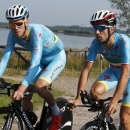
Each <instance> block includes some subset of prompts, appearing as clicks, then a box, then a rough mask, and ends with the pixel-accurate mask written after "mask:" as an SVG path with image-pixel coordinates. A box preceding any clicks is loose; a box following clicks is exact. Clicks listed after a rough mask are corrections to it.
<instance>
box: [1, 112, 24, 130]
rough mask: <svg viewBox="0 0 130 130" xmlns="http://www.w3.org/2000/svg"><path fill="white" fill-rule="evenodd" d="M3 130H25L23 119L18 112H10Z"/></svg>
mask: <svg viewBox="0 0 130 130" xmlns="http://www.w3.org/2000/svg"><path fill="white" fill-rule="evenodd" d="M1 130H23V123H22V119H21V117H20V116H19V114H18V113H17V112H15V113H14V112H9V113H7V116H6V117H5V121H4V124H3V125H2V128H1Z"/></svg>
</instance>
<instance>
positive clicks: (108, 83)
mask: <svg viewBox="0 0 130 130" xmlns="http://www.w3.org/2000/svg"><path fill="white" fill-rule="evenodd" d="M90 23H91V25H92V26H93V28H94V30H95V36H96V38H95V39H94V40H93V41H92V44H91V46H90V49H89V53H88V56H87V59H86V65H85V67H84V69H83V70H82V72H81V75H80V79H79V83H78V89H77V96H76V98H75V99H74V100H70V102H71V103H73V106H72V108H71V109H73V108H75V106H76V105H78V104H79V102H80V100H81V99H80V92H81V90H84V89H85V86H86V84H87V79H88V76H89V73H90V71H91V68H92V66H93V63H94V61H95V59H96V55H97V54H101V55H103V56H104V58H105V59H106V60H107V61H108V62H109V64H110V65H109V67H108V68H107V69H106V70H105V71H104V72H103V73H102V74H101V75H100V76H99V77H98V78H97V79H96V81H95V82H94V84H93V85H92V88H91V90H90V94H91V97H92V98H95V99H101V98H102V96H103V94H105V93H106V92H107V91H109V90H111V89H113V88H115V87H116V90H115V93H114V95H113V99H112V100H111V102H110V104H109V105H108V115H109V116H111V115H112V114H113V113H115V112H116V111H117V103H118V100H119V99H120V98H121V97H122V95H123V103H122V105H121V111H120V118H121V123H122V124H123V128H124V129H125V130H126V129H127V130H128V128H130V120H128V119H130V80H129V71H130V68H129V64H130V38H129V37H128V36H126V35H124V34H119V33H114V31H115V26H116V17H115V13H112V12H110V11H108V10H100V11H97V12H96V13H94V14H93V15H92V18H91V20H90Z"/></svg>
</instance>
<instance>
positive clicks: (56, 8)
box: [0, 0, 118, 27]
mask: <svg viewBox="0 0 130 130" xmlns="http://www.w3.org/2000/svg"><path fill="white" fill-rule="evenodd" d="M17 4H22V5H24V6H26V7H27V8H28V10H29V14H30V15H29V22H30V23H40V24H43V25H47V26H56V25H65V26H71V25H79V26H83V27H90V26H91V25H90V22H89V21H90V18H91V15H92V14H93V13H94V12H96V11H97V10H102V9H103V10H110V11H113V12H115V13H118V10H116V9H113V8H112V7H111V3H110V2H109V1H108V0H0V22H7V20H6V18H5V12H6V10H7V9H8V7H10V6H12V5H17Z"/></svg>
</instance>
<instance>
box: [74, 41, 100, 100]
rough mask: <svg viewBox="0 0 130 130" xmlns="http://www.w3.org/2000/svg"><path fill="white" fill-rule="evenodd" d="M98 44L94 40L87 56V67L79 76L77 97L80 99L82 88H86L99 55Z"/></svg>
mask: <svg viewBox="0 0 130 130" xmlns="http://www.w3.org/2000/svg"><path fill="white" fill-rule="evenodd" d="M97 46H98V43H97V42H96V41H95V40H93V42H92V44H91V46H90V49H89V53H88V56H87V58H86V64H85V67H84V69H83V70H82V72H81V75H80V78H79V82H78V89H77V96H76V99H80V92H81V90H84V89H85V87H86V85H87V80H88V76H89V73H90V71H91V68H92V66H93V62H94V61H95V58H96V55H97Z"/></svg>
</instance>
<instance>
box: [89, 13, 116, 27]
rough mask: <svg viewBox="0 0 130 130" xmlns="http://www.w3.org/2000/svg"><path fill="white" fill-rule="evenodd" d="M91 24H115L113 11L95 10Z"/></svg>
mask: <svg viewBox="0 0 130 130" xmlns="http://www.w3.org/2000/svg"><path fill="white" fill-rule="evenodd" d="M90 23H91V25H98V24H104V23H105V24H106V25H116V17H115V13H112V12H110V11H108V10H100V11H97V12H95V13H94V14H93V15H92V17H91V19H90Z"/></svg>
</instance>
